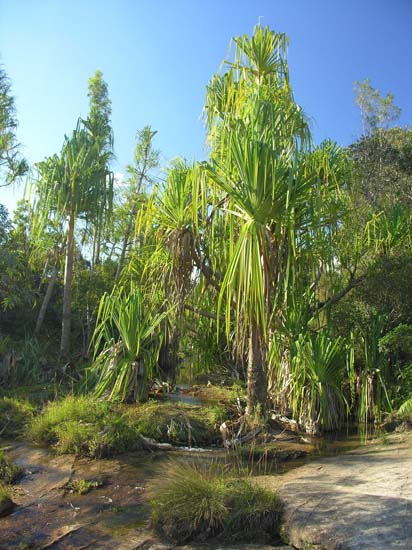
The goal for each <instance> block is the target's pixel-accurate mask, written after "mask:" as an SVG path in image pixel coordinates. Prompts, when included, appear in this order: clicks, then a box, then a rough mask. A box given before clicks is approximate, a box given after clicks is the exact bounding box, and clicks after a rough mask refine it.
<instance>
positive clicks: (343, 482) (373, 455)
mask: <svg viewBox="0 0 412 550" xmlns="http://www.w3.org/2000/svg"><path fill="white" fill-rule="evenodd" d="M258 481H259V483H260V484H262V485H263V486H265V487H267V488H270V489H275V490H276V491H278V494H279V497H280V498H281V500H282V501H283V503H284V506H285V508H284V518H283V521H284V524H283V530H284V535H285V537H286V539H287V540H288V541H289V544H291V545H292V546H294V547H295V548H298V549H302V550H303V549H305V550H306V549H308V548H310V549H316V550H390V549H392V548H393V549H395V548H396V549H397V550H410V549H411V548H412V434H402V435H391V436H387V437H386V438H385V440H383V441H378V442H376V443H371V444H368V445H366V446H364V447H362V448H361V449H358V450H357V451H352V452H350V453H348V454H345V455H340V456H336V457H331V458H324V459H320V460H316V461H313V462H311V463H309V464H307V465H305V466H303V467H301V468H298V469H296V470H293V471H291V472H289V473H287V474H285V475H284V476H265V477H262V478H260V479H259V480H258Z"/></svg>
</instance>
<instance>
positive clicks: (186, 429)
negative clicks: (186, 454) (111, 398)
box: [127, 401, 230, 446]
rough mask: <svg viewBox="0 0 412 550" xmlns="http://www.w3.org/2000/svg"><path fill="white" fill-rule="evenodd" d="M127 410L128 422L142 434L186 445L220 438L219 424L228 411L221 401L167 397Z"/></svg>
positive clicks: (203, 443) (210, 441) (199, 444)
mask: <svg viewBox="0 0 412 550" xmlns="http://www.w3.org/2000/svg"><path fill="white" fill-rule="evenodd" d="M127 410H128V412H127V415H128V416H129V418H130V422H132V423H133V424H134V425H135V426H136V427H137V429H138V430H139V432H140V433H141V434H142V435H144V436H145V437H150V438H152V439H155V440H156V441H159V442H168V443H172V444H175V445H188V446H201V445H210V444H212V443H215V442H217V441H219V440H220V439H221V437H220V431H219V426H220V424H221V423H222V422H223V421H224V420H226V419H227V415H228V414H230V413H228V411H227V410H226V408H225V407H222V406H220V405H213V406H209V407H206V406H198V405H187V404H184V403H175V402H167V401H166V402H165V401H163V402H159V401H149V402H148V403H145V404H141V405H137V406H134V407H129V408H128V409H127Z"/></svg>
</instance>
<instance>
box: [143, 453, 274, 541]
mask: <svg viewBox="0 0 412 550" xmlns="http://www.w3.org/2000/svg"><path fill="white" fill-rule="evenodd" d="M153 490H154V491H155V493H154V494H155V496H154V498H153V499H152V514H151V525H152V527H153V528H154V529H155V530H156V531H157V532H158V534H159V535H160V536H162V537H164V538H166V539H168V540H170V541H172V542H174V543H176V544H181V543H184V542H187V541H190V540H195V541H199V542H200V541H205V540H207V539H210V538H216V539H218V540H221V541H223V542H236V541H242V542H258V543H260V542H270V541H273V540H275V539H277V538H278V527H279V519H280V505H279V502H278V499H277V497H276V495H275V494H273V493H271V492H269V491H266V490H264V489H262V488H260V487H257V486H255V485H253V484H252V483H251V482H250V481H248V480H247V479H235V478H230V477H227V476H226V475H225V474H224V472H223V470H222V469H220V470H219V469H217V468H213V467H212V468H209V469H205V468H200V467H199V466H195V465H182V464H179V463H175V464H172V465H171V466H170V467H169V469H168V471H167V472H166V475H165V476H163V477H162V485H161V486H156V487H155V488H154V489H152V491H153Z"/></svg>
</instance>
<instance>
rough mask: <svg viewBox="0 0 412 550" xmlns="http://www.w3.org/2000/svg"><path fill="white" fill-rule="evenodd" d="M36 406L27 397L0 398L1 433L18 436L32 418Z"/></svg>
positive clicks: (5, 435) (7, 435)
mask: <svg viewBox="0 0 412 550" xmlns="http://www.w3.org/2000/svg"><path fill="white" fill-rule="evenodd" d="M34 411H35V407H34V406H33V405H32V404H31V403H29V402H28V401H26V400H25V399H17V398H14V397H1V398H0V435H2V436H4V437H16V435H19V434H20V433H22V432H23V430H24V429H25V426H26V424H27V423H28V422H29V421H30V420H31V418H32V417H33V414H34Z"/></svg>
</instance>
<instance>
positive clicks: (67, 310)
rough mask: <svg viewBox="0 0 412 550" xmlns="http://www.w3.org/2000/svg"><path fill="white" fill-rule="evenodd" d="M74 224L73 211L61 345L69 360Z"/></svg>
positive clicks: (65, 274) (62, 352) (66, 265)
mask: <svg viewBox="0 0 412 550" xmlns="http://www.w3.org/2000/svg"><path fill="white" fill-rule="evenodd" d="M74 224H75V213H74V211H73V210H72V211H71V212H70V218H69V229H68V232H67V245H66V263H65V267H64V293H63V319H62V338H61V343H60V357H61V358H62V359H64V360H68V359H69V355H70V329H71V317H72V279H73V261H74Z"/></svg>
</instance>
